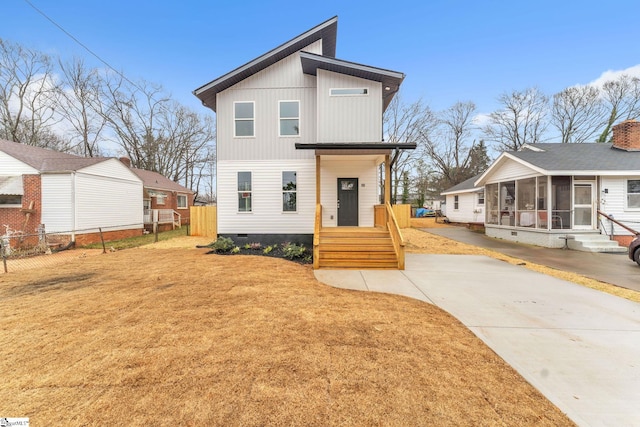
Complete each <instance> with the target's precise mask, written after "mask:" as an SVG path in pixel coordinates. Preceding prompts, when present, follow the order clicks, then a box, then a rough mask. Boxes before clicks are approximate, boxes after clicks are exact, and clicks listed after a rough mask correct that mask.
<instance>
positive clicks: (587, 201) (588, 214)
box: [573, 182, 594, 230]
mask: <svg viewBox="0 0 640 427" xmlns="http://www.w3.org/2000/svg"><path fill="white" fill-rule="evenodd" d="M573 212H574V214H573V228H574V229H577V230H592V229H593V221H594V218H593V183H591V182H575V183H574V184H573Z"/></svg>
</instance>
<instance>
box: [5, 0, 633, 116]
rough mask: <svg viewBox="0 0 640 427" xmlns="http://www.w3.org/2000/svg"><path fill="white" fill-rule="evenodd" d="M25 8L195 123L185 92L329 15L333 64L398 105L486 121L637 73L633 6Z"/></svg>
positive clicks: (61, 49) (22, 36)
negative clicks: (522, 97) (380, 75)
mask: <svg viewBox="0 0 640 427" xmlns="http://www.w3.org/2000/svg"><path fill="white" fill-rule="evenodd" d="M30 2H31V3H32V4H33V5H35V6H36V7H37V8H39V9H41V10H42V11H43V12H44V13H46V14H47V15H48V16H49V17H50V18H51V19H53V20H54V21H56V22H57V23H58V24H59V25H60V26H62V27H63V28H64V29H66V30H67V31H68V32H70V33H71V34H73V35H74V36H75V37H76V38H77V39H78V40H80V41H81V42H82V43H83V44H85V45H86V46H87V47H89V48H90V49H91V50H93V51H94V52H95V53H97V54H98V55H99V56H100V57H101V58H102V59H104V60H105V61H107V62H108V63H109V64H110V65H112V66H113V67H114V68H116V69H118V70H121V71H123V72H124V74H125V75H126V76H127V77H128V78H129V79H131V80H137V79H139V78H143V79H145V80H148V81H151V82H155V83H160V84H162V85H163V86H164V87H165V89H166V90H167V91H169V92H170V93H171V94H172V95H173V96H174V98H176V99H178V100H179V101H181V102H182V103H184V104H186V105H188V106H190V107H191V108H193V109H195V110H196V111H199V112H201V113H204V112H205V110H204V107H202V106H201V105H200V103H199V101H198V100H197V99H196V98H195V97H194V96H193V95H192V94H191V91H192V90H193V89H195V88H197V87H199V86H201V85H203V84H205V83H207V82H209V81H211V80H213V79H214V78H216V77H219V76H220V75H222V74H224V73H226V72H228V71H230V70H232V69H234V68H236V67H237V66H239V65H242V64H244V63H245V62H247V61H250V60H251V59H253V58H255V57H257V56H259V55H261V54H263V53H265V52H267V51H269V50H270V49H272V48H274V47H276V46H278V45H280V44H282V43H284V42H286V41H287V40H289V39H291V38H293V37H295V36H297V35H298V34H300V33H302V32H304V31H306V30H308V29H310V28H312V27H313V26H315V25H317V24H319V23H321V22H323V21H325V20H326V19H329V18H331V17H332V16H335V15H338V18H339V20H338V42H337V55H336V56H337V57H338V58H341V59H345V60H348V61H354V62H359V63H363V64H367V65H372V66H377V67H382V68H388V69H392V70H395V71H401V72H403V73H405V74H406V76H407V77H406V79H405V82H404V84H403V88H402V93H403V98H404V99H405V100H406V101H414V100H416V99H418V98H422V99H423V100H424V101H425V102H426V103H427V104H428V105H429V106H431V107H432V108H433V109H435V110H440V109H444V108H447V107H449V106H450V105H452V104H453V103H455V102H457V101H469V100H470V101H474V102H475V103H476V104H477V106H478V109H479V112H480V113H489V112H491V111H492V110H494V109H495V108H496V102H495V99H496V98H497V97H498V96H499V95H500V94H501V93H504V92H510V91H512V90H523V89H525V88H528V87H532V86H536V87H538V88H540V89H541V90H542V91H543V92H544V93H546V94H549V95H551V94H553V93H555V92H558V91H560V90H561V89H563V88H565V87H568V86H572V85H575V84H587V83H590V82H593V81H595V80H597V79H598V78H600V77H601V75H602V74H603V73H605V72H607V71H621V70H626V69H629V68H632V67H635V66H638V65H639V64H640V25H637V18H636V17H637V13H638V9H639V8H638V4H637V2H633V1H612V2H608V3H607V5H606V6H605V4H604V3H603V2H593V1H589V0H583V1H558V0H556V1H546V0H543V1H514V0H510V1H490V0H487V1H483V2H480V1H444V0H437V1H433V0H424V1H404V2H402V1H397V2H389V1H387V2H379V1H375V0H370V1H362V2H361V1H348V0H341V1H334V0H327V1H311V2H300V1H298V2H294V1H284V0H282V1H268V0H262V1H227V2H222V1H191V0H184V1H181V2H176V1H163V0H156V1H138V0H128V1H123V0H109V1H101V2H96V1H91V0H83V1H79V0H56V1H50V0H30ZM0 16H2V17H3V19H2V24H1V25H0V37H1V38H3V39H7V40H10V41H12V42H17V43H20V44H22V45H25V46H27V47H30V48H34V49H37V50H40V51H44V52H49V53H55V54H59V55H61V56H62V57H64V58H71V57H73V56H80V57H84V58H85V59H86V60H87V63H88V64H91V65H95V66H102V64H100V63H99V62H98V61H97V60H96V59H95V58H93V57H91V56H90V54H89V53H87V52H86V51H85V50H84V49H83V48H82V47H81V46H79V45H78V44H76V43H75V42H74V41H73V40H71V39H70V38H69V37H68V36H67V35H65V34H64V33H63V32H62V31H60V30H59V29H58V28H56V27H55V26H54V25H53V24H51V23H50V22H49V21H47V20H46V19H45V18H44V17H42V16H41V15H40V14H38V13H37V12H36V11H35V10H34V9H33V8H32V7H31V6H30V5H29V4H28V3H27V2H26V1H25V0H2V4H1V6H0ZM639 69H640V66H639V67H636V69H635V70H636V71H637V70H639Z"/></svg>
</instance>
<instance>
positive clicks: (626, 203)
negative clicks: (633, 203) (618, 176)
mask: <svg viewBox="0 0 640 427" xmlns="http://www.w3.org/2000/svg"><path fill="white" fill-rule="evenodd" d="M629 181H640V177H638V178H627V179H625V180H624V210H625V211H628V212H640V207H637V208H634V207H631V208H630V207H629ZM631 194H640V193H631Z"/></svg>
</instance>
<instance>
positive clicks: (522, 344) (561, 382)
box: [315, 254, 640, 426]
mask: <svg viewBox="0 0 640 427" xmlns="http://www.w3.org/2000/svg"><path fill="white" fill-rule="evenodd" d="M315 275H316V278H317V279H318V280H319V281H321V282H323V283H326V284H329V285H332V286H336V287H341V288H348V289H358V290H365V291H378V292H387V293H394V294H399V295H405V296H408V297H411V298H416V299H419V300H422V301H426V302H429V303H433V304H435V305H437V306H438V307H441V308H442V309H444V310H446V311H447V312H449V313H451V314H452V315H453V316H455V317H456V318H458V319H459V320H460V321H461V322H462V323H463V324H464V325H465V326H467V327H468V328H469V329H470V330H471V331H472V332H474V333H475V334H476V335H477V336H478V337H479V338H480V339H482V340H483V341H484V342H485V343H486V344H487V345H488V346H489V347H491V348H492V349H493V350H494V351H495V352H496V353H497V354H498V355H500V357H502V358H503V359H504V360H505V361H506V362H507V363H509V364H510V365H511V366H513V367H514V368H515V369H516V370H517V371H518V372H519V373H520V374H521V375H522V376H523V377H524V378H525V379H526V380H527V381H529V382H530V383H531V384H532V385H533V386H534V387H536V388H537V389H538V390H540V392H542V393H543V394H544V395H545V396H546V397H547V398H548V399H549V400H550V401H551V402H552V403H554V404H555V405H556V406H557V407H558V408H560V410H562V411H563V412H565V413H566V414H567V415H568V416H569V417H570V418H571V419H572V420H573V421H574V422H576V423H577V424H578V425H583V426H600V425H602V426H604V425H616V426H617V425H640V409H638V402H639V401H640V386H639V384H640V304H638V303H634V302H631V301H628V300H625V299H623V298H618V297H615V296H612V295H608V294H605V293H602V292H598V291H595V290H592V289H589V288H586V287H583V286H579V285H576V284H573V283H570V282H566V281H563V280H559V279H556V278H553V277H550V276H547V275H544V274H541V273H537V272H534V271H531V270H528V269H526V268H523V267H520V266H514V265H511V264H508V263H505V262H502V261H498V260H495V259H492V258H489V257H485V256H476V255H423V254H407V257H406V270H404V271H390V270H359V271H349V270H316V271H315Z"/></svg>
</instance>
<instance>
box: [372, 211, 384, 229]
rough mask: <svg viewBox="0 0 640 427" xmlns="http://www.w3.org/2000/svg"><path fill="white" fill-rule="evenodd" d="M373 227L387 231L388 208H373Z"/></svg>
mask: <svg viewBox="0 0 640 427" xmlns="http://www.w3.org/2000/svg"><path fill="white" fill-rule="evenodd" d="M373 225H374V226H375V227H381V228H384V229H385V230H386V229H387V208H386V207H385V206H384V205H375V206H374V207H373Z"/></svg>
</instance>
